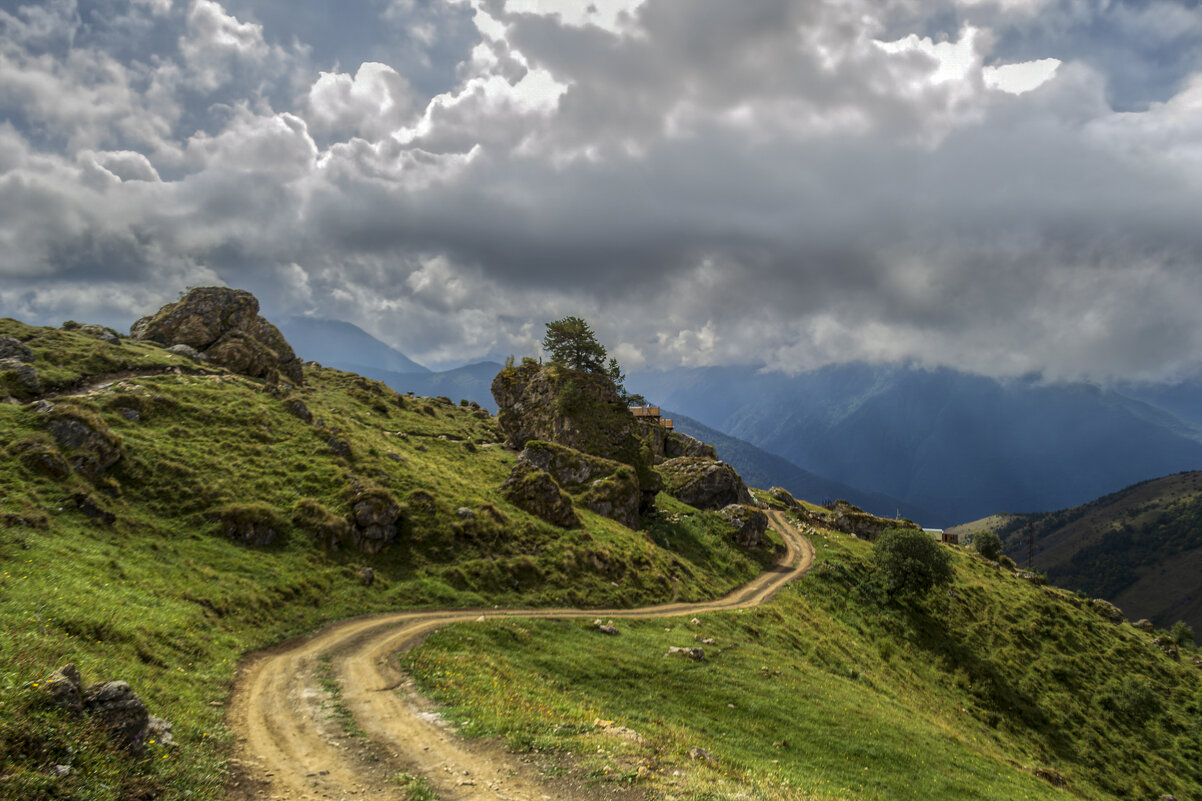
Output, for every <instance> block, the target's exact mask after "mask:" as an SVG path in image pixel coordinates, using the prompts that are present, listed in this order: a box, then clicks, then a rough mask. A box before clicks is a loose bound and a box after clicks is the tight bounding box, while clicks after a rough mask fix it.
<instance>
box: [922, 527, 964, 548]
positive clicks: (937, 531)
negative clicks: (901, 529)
mask: <svg viewBox="0 0 1202 801" xmlns="http://www.w3.org/2000/svg"><path fill="white" fill-rule="evenodd" d="M923 531H925V532H926V533H927V534H930V535H931V536H932V537H936V538H938V539H939V541H940V542H945V543H947V544H948V545H959V544H960V535H959V534H956V533H954V532H951V531H945V530H944V529H941V528H924V529H923Z"/></svg>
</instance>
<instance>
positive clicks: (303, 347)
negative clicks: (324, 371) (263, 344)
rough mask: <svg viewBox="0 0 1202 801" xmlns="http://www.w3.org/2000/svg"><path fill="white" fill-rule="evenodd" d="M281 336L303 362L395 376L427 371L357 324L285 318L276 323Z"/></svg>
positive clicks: (310, 318) (427, 370)
mask: <svg viewBox="0 0 1202 801" xmlns="http://www.w3.org/2000/svg"><path fill="white" fill-rule="evenodd" d="M277 327H278V328H279V329H280V333H282V334H283V335H284V338H285V339H287V340H288V343H289V344H290V345H292V349H293V350H295V351H296V355H297V356H300V357H301V358H302V359H304V360H305V361H314V362H321V363H322V364H323V365H325V366H327V367H335V368H337V369H339V370H350V371H351V372H358V370H356V368H355V367H353V366H352V365H365V366H370V367H373V368H375V369H377V370H389V371H392V372H397V373H428V372H430V371H429V369H427V368H425V367H423V366H421V365H420V364H418V363H417V362H415V361H413V360H412V359H410V358H409V357H408V356H406V355H405V354H403V353H401V352H400V351H399V350H397V349H396V348H393V347H391V346H390V345H386V344H384V343H383V342H381V341H380V340H378V339H376V338H375V337H373V336H372V335H371V334H369V333H367V332H366V331H364V330H363V329H362V328H359V327H358V326H357V325H353V324H351V323H347V322H343V321H342V320H324V319H320V318H314V317H286V318H284V319H283V320H282V321H280V322H279V323H278V324H277Z"/></svg>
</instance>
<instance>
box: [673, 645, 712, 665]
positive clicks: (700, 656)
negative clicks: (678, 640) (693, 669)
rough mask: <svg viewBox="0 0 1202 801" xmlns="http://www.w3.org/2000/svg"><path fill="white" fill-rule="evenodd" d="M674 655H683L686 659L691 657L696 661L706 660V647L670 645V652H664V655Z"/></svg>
mask: <svg viewBox="0 0 1202 801" xmlns="http://www.w3.org/2000/svg"><path fill="white" fill-rule="evenodd" d="M673 655H676V656H683V657H684V658H685V659H691V660H693V661H694V662H704V661H705V649H704V648H687V647H686V648H681V647H679V646H676V645H673V646H672V647H670V648H669V649H668V652H667V653H666V654H664V656H673Z"/></svg>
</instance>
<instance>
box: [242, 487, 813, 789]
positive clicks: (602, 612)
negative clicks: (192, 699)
mask: <svg viewBox="0 0 1202 801" xmlns="http://www.w3.org/2000/svg"><path fill="white" fill-rule="evenodd" d="M769 519H770V520H771V523H772V526H773V528H774V529H775V530H776V531H777V532H779V533H780V535H781V537H782V538H783V539H784V542H785V553H784V554H783V555H782V556H781V557H780V558H779V559H778V560H777V563H776V564H775V565H774V566H773V567H771V568H769V569H768V570H766V571H765V572H763V573H761V574H760V575H759V576H757V577H756V578H755V579H753V580H752V581H751V582H749V583H748V584H745V585H743V586H742V587H740V588H738V589H737V590H735V591H733V592H731V593H730V594H728V595H726V596H724V597H722V598H719V599H717V600H714V601H708V602H704V603H669V604H660V605H657V606H649V607H642V608H639V609H487V610H481V609H452V610H440V611H408V612H395V613H386V614H382V615H374V616H371V617H365V618H357V619H352V620H346V621H342V622H339V623H335V624H332V625H330V626H328V627H326V628H325V629H323V630H322V631H320V632H318V633H317V634H315V635H313V636H312V637H308V638H305V639H300V640H294V641H290V642H287V643H283V644H281V645H278V646H276V647H274V648H271V649H268V650H266V651H261V652H258V653H256V654H253V655H251V656H249V657H248V658H247V659H246V660H245V661H244V663H243V665H242V666H241V668H240V670H239V675H238V680H237V682H236V685H235V688H234V692H233V694H232V696H231V701H230V707H229V714H228V721H229V724H230V727H231V728H232V730H233V731H234V733H235V735H236V736H237V744H236V747H235V749H234V750H235V758H234V759H233V760H231V765H232V767H233V772H232V775H233V778H232V779H231V782H230V788H229V790H230V792H229V795H230V797H231V798H235V799H243V800H245V801H251V800H252V799H254V800H256V801H258V800H259V799H271V801H330V800H331V799H334V800H335V801H343V800H349V799H364V798H371V799H404V798H406V794H405V791H404V790H402V789H401V788H400V786H399V785H398V784H397V783H396V782H395V781H392V780H391V777H393V776H395V775H396V774H397V773H398V772H400V771H404V772H407V773H410V774H412V775H416V776H420V777H422V778H423V779H425V780H426V782H427V783H428V784H429V785H430V787H431V788H433V789H434V791H435V792H436V793H437V794H438V798H439V799H441V801H544V800H545V799H549V798H551V797H552V795H551V792H552V791H551V790H549V789H548V787H547V785H545V784H544V783H543V782H542V781H540V779H539V778H538V776H537V775H536V773H535V771H533V770H532V769H530V768H529V766H527V765H525V764H524V763H522V762H521V761H520V759H519V757H517V756H515V755H511V754H505V753H503V752H501V751H499V749H497V748H496V747H490V746H487V745H484V744H480V743H478V742H471V741H466V740H463V739H461V738H459V737H457V736H456V735H455V734H454V732H452V731H450V730H449V729H448V727H446V726H445V725H443V724H441V723H440V722H439V721H438V719H437V717H436V716H433V715H430V714H429V713H428V712H426V711H424V710H423V709H422V705H423V703H422V700H421V699H420V698H418V697H417V696H416V694H415V693H414V692H413V691H412V690H411V689H410V690H409V692H407V693H402V692H400V691H398V688H400V687H402V686H404V685H405V684H406V677H405V676H404V675H403V674H402V673H401V671H400V670H399V669H398V668H397V666H396V664H395V660H394V659H393V658H392V656H393V655H394V654H396V653H397V652H398V651H406V650H409V649H411V648H413V647H415V646H416V645H418V644H420V643H421V641H422V640H424V639H425V638H426V637H427V636H429V635H430V633H431V632H433V631H435V630H437V629H440V628H443V627H445V626H449V625H451V624H453V623H462V622H468V621H475V620H479V619H480V618H481V617H483V618H485V619H490V618H515V617H520V618H556V619H570V618H593V617H604V618H656V617H676V616H682V615H699V614H703V613H705V612H713V611H718V610H726V609H744V608H748V607H752V606H758V605H759V604H762V603H764V602H766V601H768V600H769V599H770V598H771V597H772V596H773V595H774V594H775V593H776V592H777V591H779V590H780V589H781V588H782V587H784V586H785V585H786V584H788V583H789V582H791V581H793V580H795V579H797V578H799V577H800V576H802V575H804V574H805V573H806V571H808V570H809V569H810V566H811V565H812V564H813V560H814V550H813V547H812V546H811V544H810V542H809V541H808V540H807V539H806V538H805V536H804V535H803V534H802V533H801V531H799V530H798V529H797V528H796V527H795V526H794V525H793V524H792V523H790V522H789V521H788V520H787V519H786V518H785V516H784V514H783V513H781V512H777V511H773V512H769ZM330 681H335V682H337V684H338V685H340V687H341V693H340V695H341V697H340V703H341V704H342V705H343V706H344V708H345V709H346V710H347V711H349V713H350V715H351V716H352V718H353V721H354V725H355V726H356V727H358V729H360V730H361V731H362V732H363V733H364V734H365V735H366V740H367V741H368V742H364V738H362V737H359V738H356V737H351V736H349V735H347V734H346V732H345V731H343V730H342V726H341V724H340V723H339V722H337V721H333V720H330V715H329V713H328V710H327V709H326V707H325V706H324V704H325V702H326V699H327V698H328V693H327V692H326V690H325V689H324V688H323V683H324V684H326V685H327V686H328V683H329V682H330ZM555 797H556V798H561V799H563V798H574V797H575V794H568V795H565V794H564V792H563V791H556V792H555ZM593 797H595V794H593Z"/></svg>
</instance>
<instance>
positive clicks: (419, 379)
mask: <svg viewBox="0 0 1202 801" xmlns="http://www.w3.org/2000/svg"><path fill="white" fill-rule="evenodd" d="M340 369H346V370H350V371H352V372H355V373H359V374H360V375H365V376H367V377H368V378H374V379H375V380H377V381H383V382H384V383H385V384H387V385H388V386H390V387H392V388H393V389H395V390H396V391H397V392H412V393H413V394H415V395H426V396H429V397H437V396H439V395H444V396H446V397H448V398H450V399H451V400H453V401H456V402H457V401H459V400H462V399H466V400H469V401H475V402H476V403H478V404H480V405H481V406H483V407H484V408H485V409H488V410H489V411H490V412H493V413H494V414H495V413H496V411H497V404H496V401H494V400H493V397H492V389H491V387H492V380H493V379H494V378H496V377H497V373H499V372H501V365H500V364H498V363H497V362H479V363H478V364H469V365H466V366H464V367H456V368H455V369H454V370H444V371H442V372H437V373H435V372H430V371H429V370H427V371H426V372H424V373H401V372H393V371H390V370H381V369H379V368H376V367H370V366H367V365H356V364H351V365H348V366H346V367H340Z"/></svg>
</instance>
